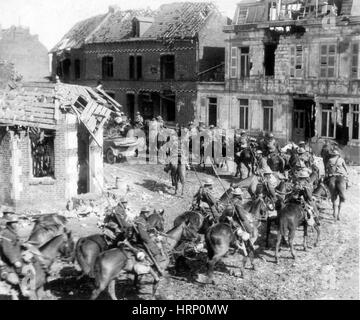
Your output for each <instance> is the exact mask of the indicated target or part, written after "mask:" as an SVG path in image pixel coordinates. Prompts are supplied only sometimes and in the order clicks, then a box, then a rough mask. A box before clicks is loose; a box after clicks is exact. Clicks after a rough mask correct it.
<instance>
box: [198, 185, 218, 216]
mask: <svg viewBox="0 0 360 320" xmlns="http://www.w3.org/2000/svg"><path fill="white" fill-rule="evenodd" d="M212 190H213V182H212V180H211V179H210V178H209V179H206V180H205V181H204V183H203V185H202V186H201V187H200V189H199V191H198V192H197V193H196V194H195V196H194V198H193V205H196V206H197V207H200V204H201V202H205V203H207V204H208V206H209V207H210V210H211V212H212V215H213V218H214V219H215V220H217V219H218V218H219V217H220V213H219V210H218V208H217V205H216V200H215V197H214V196H213V194H212Z"/></svg>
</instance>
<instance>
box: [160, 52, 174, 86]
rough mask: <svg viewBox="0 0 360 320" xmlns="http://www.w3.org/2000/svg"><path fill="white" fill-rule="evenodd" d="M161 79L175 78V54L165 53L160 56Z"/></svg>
mask: <svg viewBox="0 0 360 320" xmlns="http://www.w3.org/2000/svg"><path fill="white" fill-rule="evenodd" d="M160 69H161V79H162V80H167V79H174V77H175V56H174V55H164V56H161V58H160Z"/></svg>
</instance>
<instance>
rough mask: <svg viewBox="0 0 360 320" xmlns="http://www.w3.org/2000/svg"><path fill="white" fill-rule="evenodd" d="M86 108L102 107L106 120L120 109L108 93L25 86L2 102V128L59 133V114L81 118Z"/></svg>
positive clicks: (57, 86)
mask: <svg viewBox="0 0 360 320" xmlns="http://www.w3.org/2000/svg"><path fill="white" fill-rule="evenodd" d="M79 101H81V103H80V104H79ZM87 104H89V105H90V104H94V105H96V106H100V109H102V110H104V114H105V115H106V117H108V116H109V114H110V112H111V109H112V108H114V107H115V108H118V107H119V104H117V103H116V102H114V101H113V99H111V97H109V96H108V95H107V94H106V93H104V92H103V91H101V90H99V91H98V90H97V89H93V88H90V87H86V86H78V85H70V84H63V83H50V82H48V83H24V84H21V85H19V86H18V87H17V88H15V89H13V90H9V91H7V92H5V93H4V95H3V97H2V99H1V100H0V126H1V125H6V126H11V125H20V126H24V127H39V128H43V129H56V128H57V120H58V119H59V112H60V110H61V111H63V112H73V111H75V113H76V114H77V115H81V114H82V111H84V109H85V107H86V105H87ZM74 108H76V110H74ZM94 110H95V109H94ZM103 118H104V116H102V119H101V120H103Z"/></svg>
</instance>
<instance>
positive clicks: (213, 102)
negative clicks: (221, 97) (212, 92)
mask: <svg viewBox="0 0 360 320" xmlns="http://www.w3.org/2000/svg"><path fill="white" fill-rule="evenodd" d="M208 125H209V126H211V125H213V126H215V127H216V126H217V98H209V121H208Z"/></svg>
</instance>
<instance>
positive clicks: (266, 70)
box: [198, 0, 360, 163]
mask: <svg viewBox="0 0 360 320" xmlns="http://www.w3.org/2000/svg"><path fill="white" fill-rule="evenodd" d="M224 32H225V33H226V35H227V39H226V63H225V65H226V68H225V69H226V71H225V81H224V82H209V81H206V82H200V83H199V86H198V92H199V96H198V107H199V110H198V113H199V115H200V117H199V119H200V120H203V121H205V122H206V123H207V124H210V123H211V124H216V125H218V126H221V127H224V128H234V129H239V128H240V129H245V130H248V131H250V133H251V134H253V135H259V134H263V133H265V132H272V133H273V134H274V135H275V136H276V137H277V138H278V139H279V140H280V141H283V142H285V141H294V142H299V141H300V140H307V141H309V142H310V143H311V144H312V147H313V148H314V149H315V150H319V149H320V148H321V146H322V144H323V142H324V141H325V140H328V139H329V140H335V141H336V142H338V144H339V145H340V146H341V147H342V150H343V153H344V156H345V157H346V158H348V160H352V161H354V162H356V163H359V162H360V159H359V150H360V149H359V147H360V136H359V134H360V132H359V130H360V129H359V104H360V70H359V46H360V11H359V4H358V3H357V1H352V0H344V1H326V2H325V1H321V0H308V1H287V0H277V1H269V0H262V1H260V0H259V1H250V0H245V1H242V2H241V3H239V4H238V6H237V9H236V13H235V17H234V21H233V24H232V25H231V26H226V27H224Z"/></svg>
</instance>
